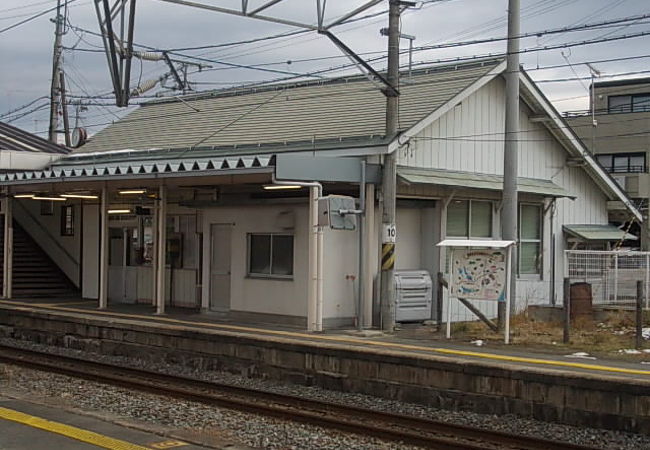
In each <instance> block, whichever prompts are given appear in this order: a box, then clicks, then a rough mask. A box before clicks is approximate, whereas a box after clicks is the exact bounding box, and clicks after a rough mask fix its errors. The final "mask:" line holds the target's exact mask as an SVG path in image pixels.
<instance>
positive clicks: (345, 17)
mask: <svg viewBox="0 0 650 450" xmlns="http://www.w3.org/2000/svg"><path fill="white" fill-rule="evenodd" d="M383 1H384V0H370V1H369V2H367V3H365V4H363V5H361V6H359V7H358V8H357V9H355V10H354V11H350V12H349V13H347V14H344V15H343V16H341V17H339V18H338V19H336V20H335V21H333V22H331V23H330V24H329V25H327V26H325V29H326V30H329V29H330V28H332V27H335V26H337V25H340V24H342V23H343V22H345V21H346V20H349V19H351V18H353V17H354V16H356V15H358V14H360V13H362V12H364V11H365V10H367V9H369V8H372V7H373V6H375V5H378V4H379V3H381V2H383ZM323 13H324V12H323ZM323 15H324V14H323Z"/></svg>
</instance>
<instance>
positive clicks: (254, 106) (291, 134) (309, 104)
mask: <svg viewBox="0 0 650 450" xmlns="http://www.w3.org/2000/svg"><path fill="white" fill-rule="evenodd" d="M498 62H499V61H495V60H490V61H482V62H473V63H471V64H461V65H454V66H437V67H434V68H428V69H422V70H420V71H417V72H414V74H413V77H412V78H411V79H410V80H407V79H405V81H404V82H403V83H402V86H401V87H400V91H401V97H400V117H399V119H400V121H399V126H400V129H401V130H404V129H407V128H409V127H410V126H412V125H413V124H415V123H416V122H417V121H419V120H420V119H422V118H424V117H425V116H426V115H428V114H429V113H431V112H432V111H435V110H436V109H438V108H439V107H440V106H442V105H444V104H445V103H446V102H447V101H448V100H450V99H451V98H453V97H454V96H455V95H457V94H458V93H459V92H461V91H462V90H464V89H465V88H466V87H468V86H470V85H471V84H472V83H474V82H475V81H477V80H478V79H480V78H481V77H482V76H485V75H486V74H487V73H488V72H489V71H490V70H492V69H493V68H494V67H495V66H496V65H497V64H498ZM184 100H185V102H181V101H178V100H167V101H154V102H150V103H148V104H145V105H143V106H140V107H139V108H137V109H136V110H134V111H133V112H131V113H130V114H129V115H127V116H126V117H125V118H124V119H122V120H120V121H118V122H116V123H115V124H113V125H111V126H109V127H107V128H105V129H103V130H102V131H100V132H98V133H97V134H96V135H95V136H94V137H93V138H92V139H91V141H90V142H89V143H87V144H86V145H84V146H83V147H81V148H79V149H77V150H75V153H79V152H103V151H110V150H124V149H131V150H146V149H153V148H172V149H184V148H187V149H191V148H196V147H212V146H214V147H223V146H235V147H237V146H250V145H265V144H278V143H291V142H298V141H302V142H304V141H315V142H316V141H324V140H329V141H332V140H334V139H337V140H338V139H342V140H344V139H350V138H356V139H358V138H361V137H371V136H372V137H375V138H376V137H379V136H383V135H384V127H385V107H386V106H385V105H386V99H385V97H384V95H383V94H382V93H381V92H380V91H379V89H378V88H377V87H376V86H375V85H373V84H372V83H371V82H370V81H368V80H367V79H366V78H364V77H352V78H346V79H336V80H331V81H327V82H315V83H304V84H298V85H295V84H294V85H284V86H274V87H272V88H265V89H258V90H249V91H239V92H238V91H235V90H231V91H217V92H214V93H212V94H202V95H201V96H197V97H195V98H193V97H191V96H190V97H184ZM186 103H189V105H191V107H190V106H188V104H186ZM192 108H196V109H198V110H199V111H195V110H193V109H192Z"/></svg>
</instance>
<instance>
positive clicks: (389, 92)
mask: <svg viewBox="0 0 650 450" xmlns="http://www.w3.org/2000/svg"><path fill="white" fill-rule="evenodd" d="M319 33H320V34H323V35H325V36H327V37H328V38H329V40H330V41H332V42H333V43H334V45H336V46H337V47H338V48H339V49H341V51H342V52H343V53H345V54H346V55H348V56H349V57H350V58H352V59H353V60H354V61H355V62H356V63H358V64H359V65H360V66H362V67H363V68H364V69H366V70H367V71H368V72H369V73H370V74H372V75H373V76H374V77H376V78H377V79H378V80H379V81H381V82H382V84H383V85H384V86H385V88H384V89H383V90H382V92H383V93H384V95H386V96H387V97H399V91H398V90H397V89H395V87H394V86H393V85H391V84H390V83H389V82H388V80H387V79H386V78H385V77H384V76H383V75H382V74H380V73H379V72H377V71H376V70H375V69H373V68H372V66H371V65H370V64H368V63H367V62H366V61H365V60H364V59H363V58H361V57H360V56H359V55H357V54H356V53H354V51H353V50H352V49H351V48H350V47H348V46H347V45H345V44H344V43H343V41H341V40H340V39H339V38H337V37H336V36H334V35H333V34H332V33H331V32H330V31H327V30H321V31H319Z"/></svg>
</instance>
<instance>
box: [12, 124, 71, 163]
mask: <svg viewBox="0 0 650 450" xmlns="http://www.w3.org/2000/svg"><path fill="white" fill-rule="evenodd" d="M0 150H14V151H18V152H37V153H38V152H42V153H61V154H64V155H65V154H67V153H69V152H70V151H69V150H68V149H67V148H66V147H63V146H61V145H57V144H53V143H52V142H50V141H48V140H45V139H43V138H41V137H39V136H36V135H35V134H32V133H29V132H27V131H23V130H21V129H20V128H16V127H14V126H12V125H9V124H6V123H3V122H0Z"/></svg>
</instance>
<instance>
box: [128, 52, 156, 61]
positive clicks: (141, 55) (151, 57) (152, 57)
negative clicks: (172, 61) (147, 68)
mask: <svg viewBox="0 0 650 450" xmlns="http://www.w3.org/2000/svg"><path fill="white" fill-rule="evenodd" d="M133 56H135V57H136V58H138V59H141V60H144V61H162V60H163V59H164V57H163V55H162V54H159V53H155V52H133Z"/></svg>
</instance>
